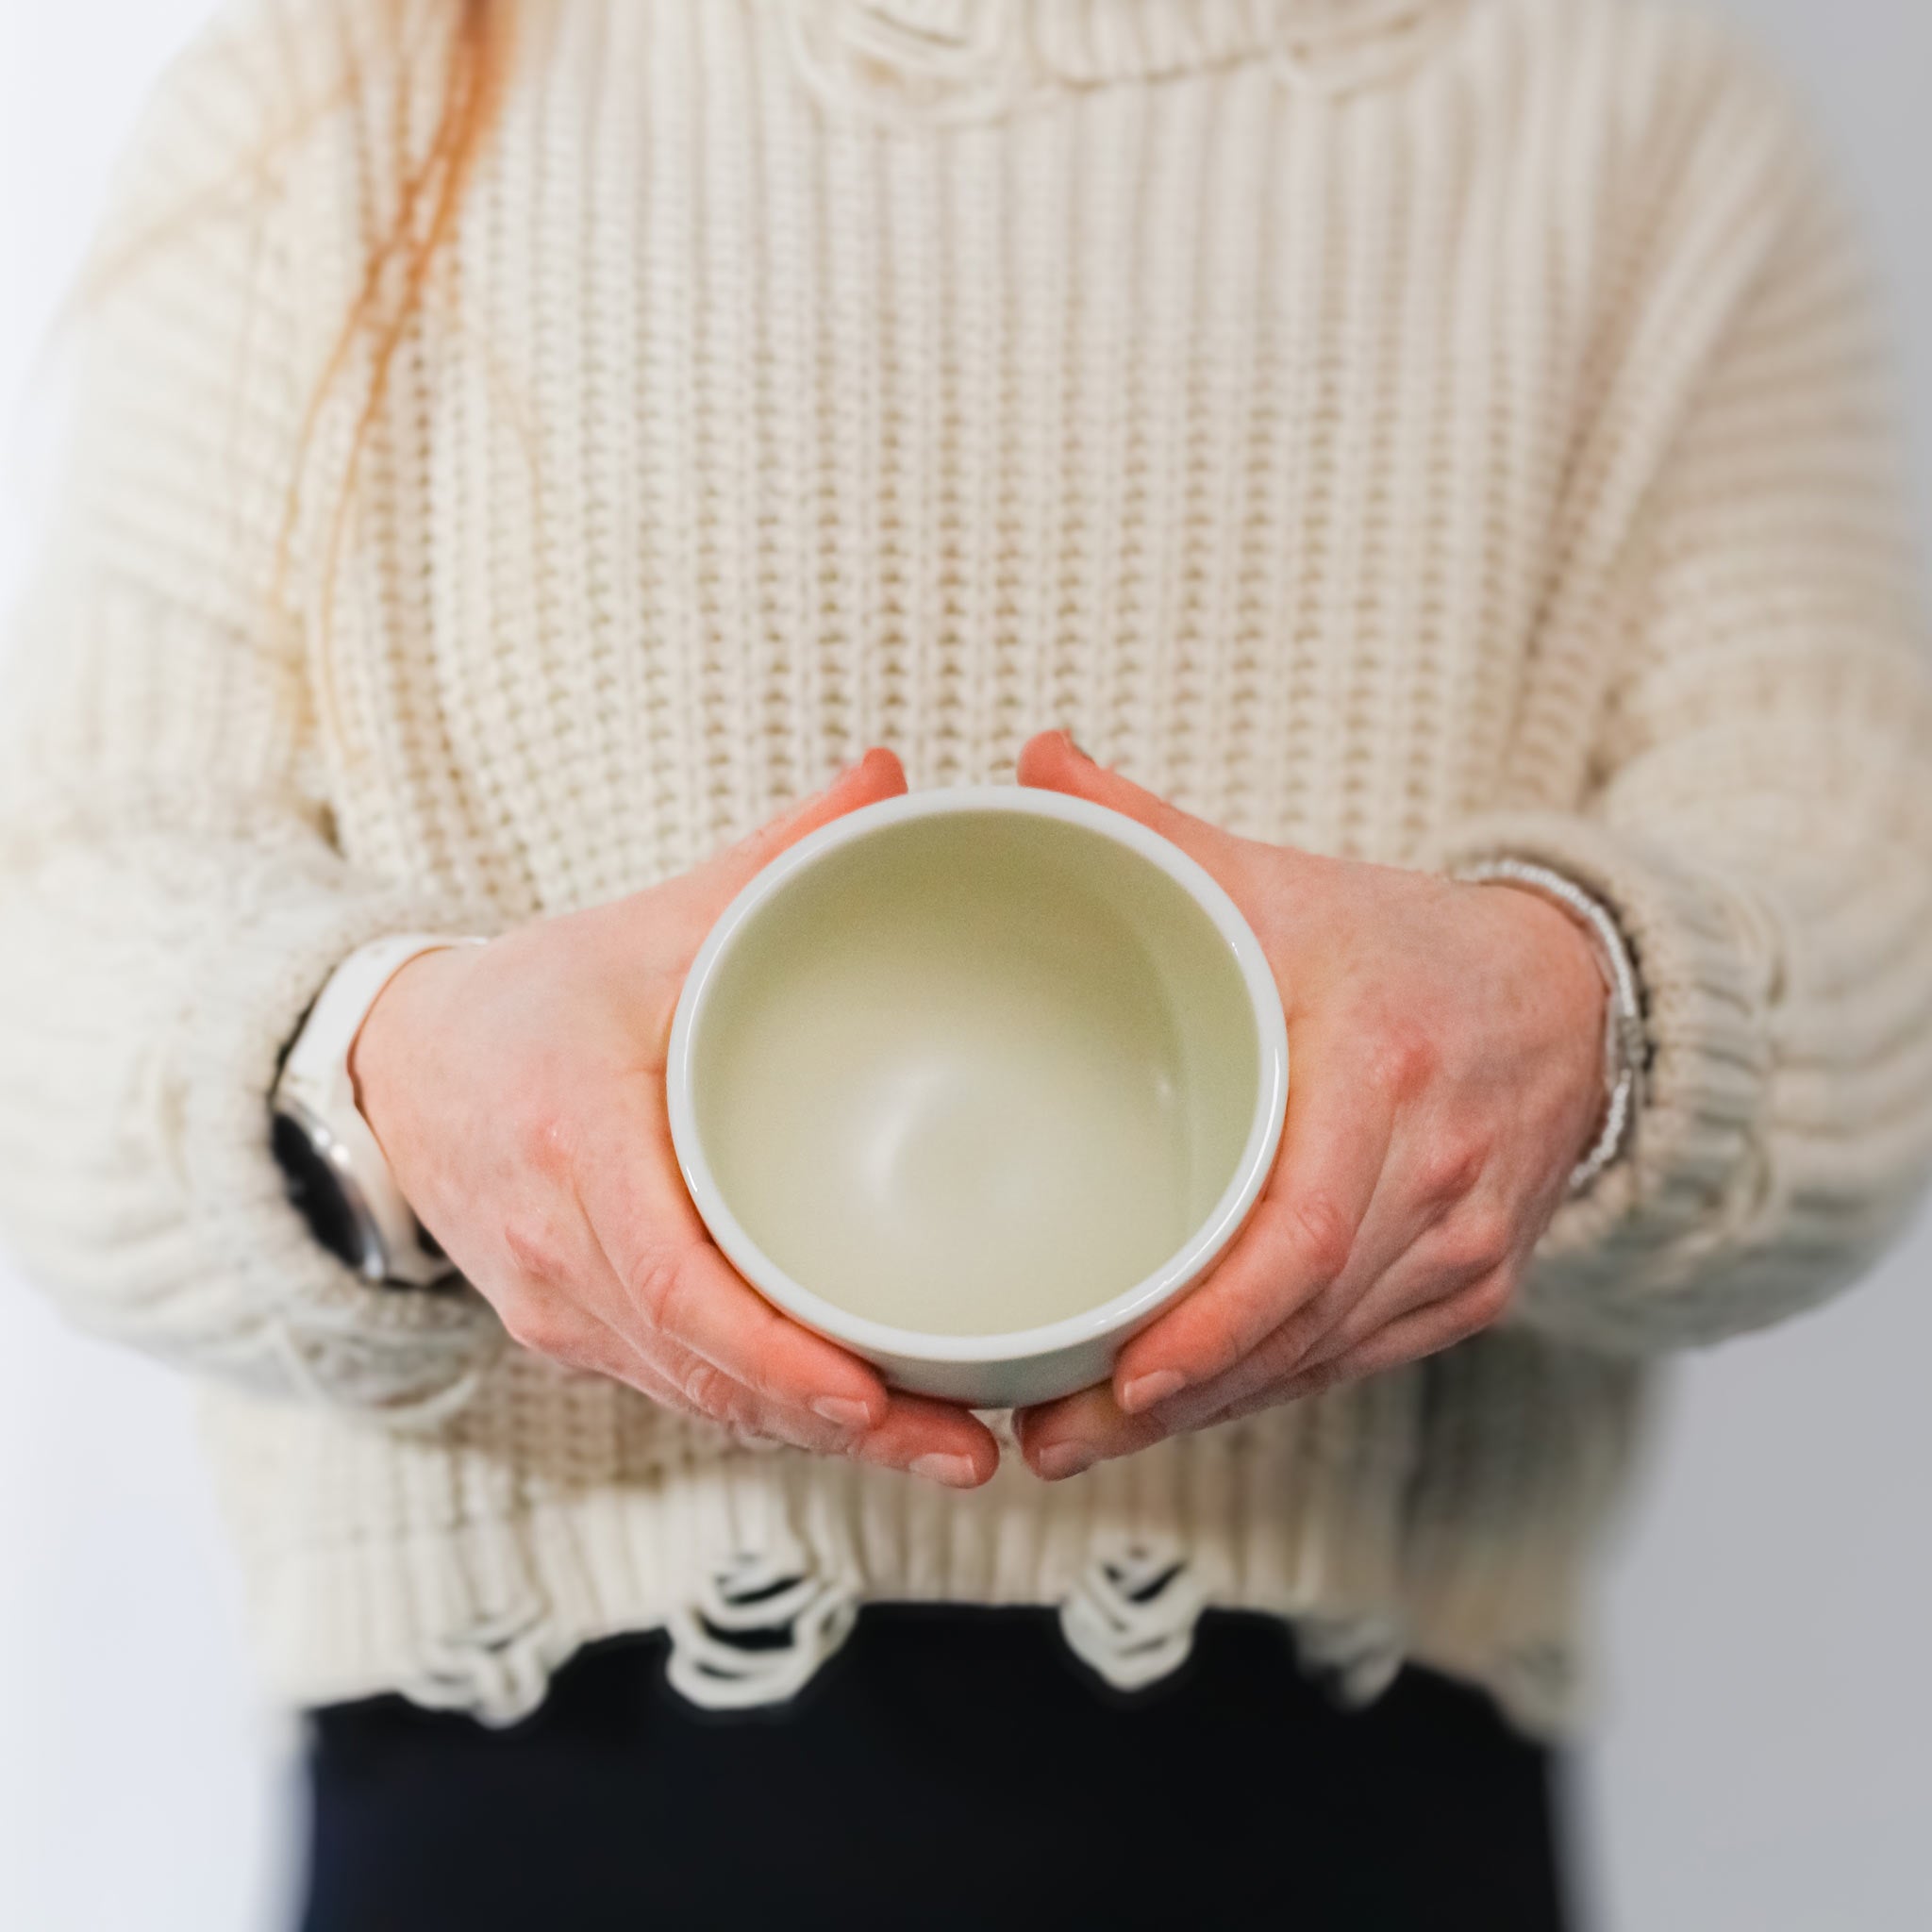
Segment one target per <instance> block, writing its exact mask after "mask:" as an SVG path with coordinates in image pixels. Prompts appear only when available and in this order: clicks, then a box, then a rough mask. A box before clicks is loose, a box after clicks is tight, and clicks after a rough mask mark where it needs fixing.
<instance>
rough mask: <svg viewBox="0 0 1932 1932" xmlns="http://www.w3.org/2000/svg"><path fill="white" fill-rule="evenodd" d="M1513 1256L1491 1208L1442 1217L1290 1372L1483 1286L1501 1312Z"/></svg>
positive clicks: (1320, 1361) (1347, 1349)
mask: <svg viewBox="0 0 1932 1932" xmlns="http://www.w3.org/2000/svg"><path fill="white" fill-rule="evenodd" d="M1516 1258H1517V1257H1516V1255H1515V1251H1514V1244H1513V1243H1512V1242H1511V1241H1510V1240H1509V1238H1508V1235H1507V1225H1505V1226H1499V1225H1497V1224H1496V1223H1495V1222H1494V1221H1492V1220H1491V1210H1489V1209H1486V1208H1469V1209H1466V1210H1465V1211H1464V1212H1463V1213H1461V1214H1459V1215H1450V1216H1447V1217H1445V1218H1444V1219H1443V1220H1442V1221H1441V1223H1440V1224H1438V1225H1437V1226H1435V1227H1433V1228H1431V1229H1430V1230H1429V1231H1428V1233H1427V1234H1426V1235H1424V1237H1423V1239H1422V1240H1420V1241H1417V1242H1416V1244H1415V1245H1414V1247H1412V1248H1411V1249H1410V1250H1409V1251H1408V1253H1407V1254H1406V1255H1404V1256H1403V1257H1402V1258H1401V1259H1400V1260H1399V1261H1397V1262H1396V1264H1395V1265H1394V1266H1393V1267H1392V1268H1391V1269H1390V1270H1389V1272H1388V1273H1387V1274H1385V1275H1383V1277H1382V1278H1381V1280H1379V1281H1377V1282H1376V1283H1375V1284H1374V1286H1373V1287H1372V1288H1371V1289H1370V1290H1369V1291H1368V1292H1367V1293H1366V1294H1364V1295H1363V1296H1362V1297H1361V1298H1360V1299H1359V1300H1358V1301H1357V1302H1356V1304H1355V1305H1354V1306H1353V1307H1350V1308H1349V1309H1348V1310H1347V1312H1346V1313H1345V1314H1344V1315H1343V1316H1342V1318H1341V1320H1340V1321H1339V1322H1337V1323H1336V1324H1334V1326H1333V1327H1332V1328H1331V1329H1330V1330H1329V1331H1328V1332H1327V1333H1326V1334H1324V1335H1323V1336H1321V1337H1320V1338H1319V1339H1317V1340H1316V1341H1313V1342H1311V1343H1310V1344H1309V1345H1308V1346H1307V1348H1306V1349H1305V1350H1304V1352H1303V1354H1302V1356H1301V1357H1300V1359H1299V1360H1298V1361H1294V1362H1291V1363H1290V1364H1288V1365H1287V1366H1288V1367H1289V1368H1290V1369H1291V1370H1301V1369H1317V1368H1320V1367H1322V1366H1323V1365H1324V1363H1326V1362H1331V1361H1334V1360H1336V1359H1337V1358H1338V1357H1341V1356H1344V1355H1347V1354H1348V1353H1349V1352H1350V1351H1351V1350H1353V1349H1355V1348H1357V1347H1359V1346H1360V1344H1361V1343H1363V1342H1364V1341H1368V1339H1369V1338H1370V1337H1371V1336H1372V1335H1374V1334H1376V1333H1378V1332H1379V1331H1380V1330H1382V1329H1385V1328H1388V1327H1390V1326H1391V1325H1392V1324H1394V1323H1396V1322H1399V1321H1401V1320H1402V1319H1403V1318H1404V1317H1405V1316H1407V1315H1409V1314H1413V1313H1416V1312H1419V1311H1420V1310H1422V1309H1424V1308H1427V1307H1432V1306H1434V1305H1436V1304H1438V1303H1441V1302H1447V1301H1452V1300H1455V1299H1457V1297H1459V1296H1462V1295H1465V1294H1467V1293H1468V1292H1469V1291H1471V1290H1472V1289H1476V1288H1479V1287H1483V1286H1485V1285H1487V1286H1488V1287H1489V1288H1490V1290H1491V1294H1492V1295H1494V1296H1496V1297H1497V1298H1498V1305H1497V1307H1496V1308H1495V1310H1494V1314H1492V1316H1491V1320H1493V1319H1494V1318H1495V1316H1497V1315H1500V1314H1501V1313H1502V1312H1503V1306H1504V1305H1506V1304H1507V1299H1508V1285H1509V1283H1510V1282H1511V1281H1512V1280H1513V1279H1514V1274H1515V1264H1516Z"/></svg>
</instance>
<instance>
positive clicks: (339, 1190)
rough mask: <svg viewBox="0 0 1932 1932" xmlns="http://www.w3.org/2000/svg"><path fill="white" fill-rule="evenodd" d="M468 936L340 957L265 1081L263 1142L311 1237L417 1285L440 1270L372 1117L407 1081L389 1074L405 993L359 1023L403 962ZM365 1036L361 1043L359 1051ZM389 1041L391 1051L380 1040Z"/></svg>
mask: <svg viewBox="0 0 1932 1932" xmlns="http://www.w3.org/2000/svg"><path fill="white" fill-rule="evenodd" d="M475 943H480V942H466V941H460V940H456V939H445V938H442V937H440V936H435V935H429V934H420V933H405V934H397V935H395V936H393V937H391V938H388V939H381V940H375V941H371V942H370V943H369V944H368V945H366V946H362V947H360V948H358V950H357V951H356V952H354V953H352V954H350V955H349V957H348V958H346V959H344V960H342V961H341V964H340V965H339V966H338V967H337V968H336V970H335V972H334V973H332V974H330V975H329V978H328V980H327V983H326V984H325V986H324V987H323V989H322V991H321V992H320V993H319V994H318V995H317V997H316V1001H315V1004H314V1005H313V1006H312V1007H311V1008H309V1011H308V1017H307V1018H306V1019H305V1020H304V1021H303V1023H302V1025H301V1028H300V1030H299V1031H298V1032H297V1033H296V1035H295V1038H294V1039H293V1041H291V1042H290V1045H289V1048H288V1051H287V1054H286V1055H285V1057H284V1058H283V1061H282V1067H281V1073H280V1074H279V1076H278V1078H277V1079H276V1082H275V1093H274V1096H273V1099H272V1103H271V1112H272V1115H273V1122H274V1124H273V1130H272V1133H273V1142H274V1146H275V1155H276V1158H277V1159H278V1160H279V1161H280V1163H281V1165H282V1167H283V1169H284V1172H285V1174H286V1175H287V1178H288V1182H289V1189H290V1195H291V1201H292V1202H293V1204H294V1205H295V1207H296V1208H298V1209H299V1210H300V1211H301V1212H302V1213H303V1214H304V1215H305V1217H306V1218H307V1219H308V1223H309V1226H310V1229H311V1231H312V1232H313V1233H314V1234H315V1235H316V1238H317V1239H318V1240H319V1241H321V1242H322V1243H323V1244H324V1245H325V1246H326V1247H329V1248H331V1249H332V1250H333V1251H334V1252H335V1253H337V1254H338V1255H339V1256H341V1258H342V1259H343V1260H344V1261H346V1262H347V1263H348V1264H349V1265H350V1266H351V1267H353V1268H354V1269H355V1270H356V1271H357V1272H358V1274H362V1275H364V1276H365V1277H367V1278H368V1279H370V1280H372V1281H394V1282H399V1283H404V1284H408V1285H411V1286H419V1285H427V1284H429V1283H432V1282H434V1281H437V1280H439V1279H441V1278H442V1277H443V1276H445V1275H446V1274H449V1272H450V1268H449V1264H448V1262H447V1260H446V1259H445V1258H444V1257H443V1256H442V1255H441V1251H440V1250H439V1249H437V1248H436V1246H435V1244H434V1243H433V1242H432V1241H429V1240H428V1239H427V1238H426V1237H425V1232H424V1229H423V1227H422V1224H421V1223H420V1222H419V1221H418V1219H417V1218H416V1216H415V1214H414V1212H413V1211H412V1209H411V1208H410V1205H409V1202H408V1199H407V1198H406V1196H405V1195H404V1193H403V1191H402V1189H401V1188H400V1186H399V1185H398V1183H397V1180H396V1177H395V1175H394V1174H393V1173H392V1172H391V1163H390V1158H389V1152H388V1148H387V1146H386V1145H385V1139H384V1135H383V1134H382V1133H380V1132H378V1129H377V1125H376V1120H377V1118H380V1119H382V1120H383V1122H384V1125H385V1127H386V1128H387V1127H388V1125H389V1122H388V1115H387V1110H386V1109H385V1108H384V1107H383V1104H382V1098H381V1096H382V1094H383V1092H384V1091H386V1089H388V1088H389V1087H390V1086H391V1085H393V1086H394V1088H395V1090H396V1091H397V1092H398V1093H399V1094H400V1093H402V1092H404V1091H407V1090H408V1086H409V1085H410V1084H413V1083H412V1082H410V1081H408V1079H407V1077H404V1078H397V1079H395V1080H393V1081H392V1080H391V1069H392V1067H393V1064H394V1062H395V1060H396V1058H397V1057H398V1056H399V1055H401V1056H404V1057H407V1053H408V1044H409V1041H410V1040H411V1038H412V1036H413V1034H414V1032H415V1027H414V1026H413V1025H412V1024H401V1025H398V1024H397V1022H398V1021H402V1022H406V1023H407V1022H408V1020H409V1010H410V1007H411V1006H412V1005H413V1002H410V1003H408V1004H407V1005H406V1003H404V1002H402V1001H398V1002H397V1004H396V1006H395V1007H394V1008H389V1009H388V1010H386V1012H385V1014H384V1016H383V1024H381V1025H379V1026H378V1027H376V1028H375V1029H374V1031H373V1033H372V1032H371V1029H370V1028H369V1024H368V1023H369V1020H370V1018H371V1016H372V1014H373V1013H374V1011H375V1008H376V1007H377V1006H379V1005H385V995H386V994H387V993H388V992H389V991H390V988H391V984H392V983H393V982H394V981H396V980H398V979H400V978H402V977H404V976H405V974H407V973H408V969H410V968H413V967H414V966H416V965H417V964H418V963H419V962H420V961H423V960H426V959H428V958H436V957H443V956H444V955H445V954H446V951H447V950H448V949H460V950H461V951H462V952H468V951H470V950H472V948H473V945H474V944H475ZM425 977H426V975H425ZM418 984H419V986H420V985H421V984H422V981H421V980H419V982H418ZM365 1034H369V1036H370V1037H369V1040H368V1042H367V1043H368V1045H369V1047H370V1049H371V1050H370V1051H367V1052H363V1053H360V1054H358V1053H357V1052H356V1051H355V1049H356V1048H357V1047H358V1046H359V1045H362V1044H363V1043H364V1035H365ZM391 1039H392V1040H393V1041H394V1042H395V1047H394V1050H393V1051H391V1050H390V1049H388V1048H387V1047H386V1046H385V1044H384V1042H385V1041H391ZM355 1068H359V1070H360V1074H361V1078H360V1079H359V1080H358V1078H357V1076H356V1073H355V1071H353V1069H355ZM365 1106H370V1107H373V1108H375V1114H374V1115H372V1113H371V1112H369V1111H365ZM390 1144H393V1142H392V1141H391V1143H390Z"/></svg>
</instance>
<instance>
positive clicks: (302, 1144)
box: [271, 1113, 368, 1274]
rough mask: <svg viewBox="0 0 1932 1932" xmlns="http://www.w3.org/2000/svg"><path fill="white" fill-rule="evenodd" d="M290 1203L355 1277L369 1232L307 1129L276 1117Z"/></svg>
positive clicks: (292, 1120)
mask: <svg viewBox="0 0 1932 1932" xmlns="http://www.w3.org/2000/svg"><path fill="white" fill-rule="evenodd" d="M271 1144H272V1145H273V1147H274V1149H275V1160H276V1162H277V1164H278V1165H279V1166H280V1168H281V1170H282V1174H283V1178H284V1179H285V1180H286V1182H287V1184H288V1190H289V1199H290V1200H291V1202H292V1203H293V1204H294V1206H295V1209H296V1211H297V1212H298V1213H299V1214H300V1215H301V1216H302V1218H303V1219H304V1220H305V1221H306V1222H308V1225H309V1227H310V1229H311V1230H312V1231H313V1232H314V1235H315V1238H316V1240H317V1241H320V1242H321V1243H322V1244H323V1246H324V1247H325V1248H326V1249H327V1250H328V1251H329V1253H330V1254H332V1255H333V1256H335V1257H336V1258H337V1259H338V1260H339V1261H341V1262H342V1263H344V1264H345V1265H346V1266H348V1267H350V1268H354V1269H355V1270H356V1271H357V1272H358V1274H359V1273H361V1272H362V1271H363V1269H364V1268H365V1267H366V1265H367V1261H368V1243H367V1233H368V1231H367V1230H366V1229H365V1228H364V1227H363V1225H362V1224H361V1221H360V1218H359V1217H358V1214H357V1212H356V1209H355V1207H354V1205H353V1204H352V1202H351V1201H350V1199H349V1196H348V1193H347V1191H345V1190H344V1189H343V1187H342V1183H341V1176H340V1175H338V1174H337V1173H336V1171H335V1169H334V1168H333V1167H331V1166H330V1165H329V1163H328V1161H327V1160H326V1159H325V1158H324V1156H323V1154H322V1152H321V1150H320V1149H319V1148H318V1147H317V1146H316V1144H315V1141H314V1140H313V1139H312V1138H311V1136H310V1133H309V1130H308V1128H307V1127H305V1126H304V1125H303V1124H302V1123H301V1122H300V1121H299V1120H297V1119H295V1118H293V1117H292V1116H291V1115H289V1114H285V1113H278V1114H276V1115H275V1132H274V1135H273V1139H272V1141H271Z"/></svg>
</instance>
